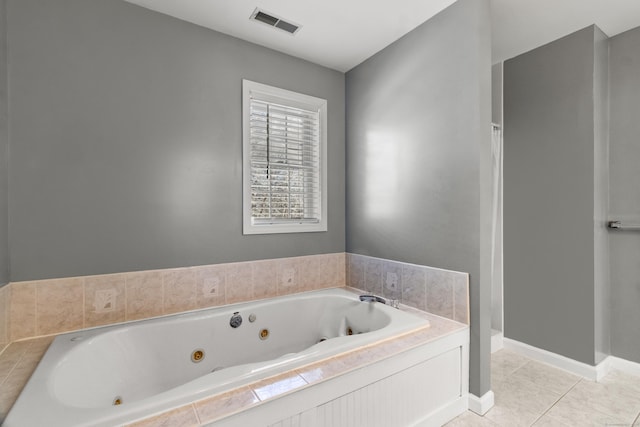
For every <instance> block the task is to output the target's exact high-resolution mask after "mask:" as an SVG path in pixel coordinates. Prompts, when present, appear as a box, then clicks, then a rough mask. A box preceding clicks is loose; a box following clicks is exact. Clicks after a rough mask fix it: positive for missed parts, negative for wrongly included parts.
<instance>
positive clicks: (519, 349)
mask: <svg viewBox="0 0 640 427" xmlns="http://www.w3.org/2000/svg"><path fill="white" fill-rule="evenodd" d="M503 343H504V348H505V349H507V350H510V351H513V352H514V353H518V354H521V355H523V356H526V357H528V358H530V359H533V360H537V361H538V362H542V363H546V364H548V365H551V366H554V367H556V368H560V369H563V370H565V371H568V372H571V373H572V374H575V375H579V376H581V377H583V378H586V379H588V380H591V381H600V380H601V379H602V378H604V377H605V376H606V375H607V374H608V373H609V372H611V371H612V370H614V369H615V370H618V371H622V372H625V373H627V374H631V375H637V376H640V363H636V362H631V361H629V360H625V359H621V358H619V357H615V356H607V357H606V358H605V359H604V360H603V361H602V362H600V363H598V364H597V365H596V366H592V365H588V364H586V363H583V362H578V361H577V360H573V359H570V358H568V357H565V356H562V355H560V354H556V353H552V352H550V351H547V350H543V349H541V348H537V347H533V346H531V345H529V344H525V343H522V342H519V341H515V340H512V339H509V338H504V339H503Z"/></svg>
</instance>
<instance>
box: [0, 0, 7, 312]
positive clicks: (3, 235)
mask: <svg viewBox="0 0 640 427" xmlns="http://www.w3.org/2000/svg"><path fill="white" fill-rule="evenodd" d="M7 89H8V83H7V9H6V1H5V0H0V286H2V285H5V284H7V283H9V205H8V203H9V182H8V180H9V160H8V157H9V127H8V91H7ZM3 308H4V307H2V308H0V310H1V309H3ZM1 315H2V313H1V312H0V316H1Z"/></svg>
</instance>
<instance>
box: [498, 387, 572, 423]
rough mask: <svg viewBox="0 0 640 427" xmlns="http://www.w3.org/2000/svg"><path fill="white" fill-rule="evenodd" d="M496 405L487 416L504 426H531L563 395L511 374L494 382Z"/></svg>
mask: <svg viewBox="0 0 640 427" xmlns="http://www.w3.org/2000/svg"><path fill="white" fill-rule="evenodd" d="M493 392H494V394H495V406H494V407H493V408H492V409H491V410H490V411H489V412H487V414H486V415H485V417H486V418H489V419H490V420H491V421H494V422H495V423H497V424H499V425H504V426H514V427H515V426H530V425H532V424H533V423H534V422H535V421H536V420H537V419H538V418H540V417H541V416H542V415H543V414H544V413H545V412H546V411H547V410H548V409H549V408H551V406H552V405H553V404H554V403H556V402H557V401H558V400H559V399H560V398H561V397H562V396H561V395H560V394H558V393H554V392H552V391H549V390H547V389H545V388H543V387H540V386H538V385H536V384H534V383H532V382H531V381H528V380H526V379H522V378H516V377H515V376H513V375H511V376H509V377H507V378H504V379H501V380H496V381H494V384H493Z"/></svg>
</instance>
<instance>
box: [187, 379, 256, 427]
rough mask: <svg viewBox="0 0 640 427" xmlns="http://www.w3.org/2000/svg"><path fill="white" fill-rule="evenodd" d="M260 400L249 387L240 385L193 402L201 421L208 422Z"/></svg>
mask: <svg viewBox="0 0 640 427" xmlns="http://www.w3.org/2000/svg"><path fill="white" fill-rule="evenodd" d="M258 402H260V399H258V397H257V396H256V395H255V393H254V392H253V391H251V389H250V388H249V387H241V388H238V389H235V390H231V391H229V392H227V393H223V394H220V395H217V396H213V397H211V398H209V399H205V400H201V401H199V402H196V403H195V405H194V406H195V408H196V412H197V413H198V417H199V418H200V422H201V423H209V422H212V421H215V420H217V419H220V418H223V417H226V416H229V415H231V414H234V413H236V412H240V411H242V410H244V409H247V408H248V407H249V406H252V405H255V404H256V403H258Z"/></svg>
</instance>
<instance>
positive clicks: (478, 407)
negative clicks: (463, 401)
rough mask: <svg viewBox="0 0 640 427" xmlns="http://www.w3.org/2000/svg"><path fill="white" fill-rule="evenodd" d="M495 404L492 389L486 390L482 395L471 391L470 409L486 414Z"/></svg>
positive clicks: (479, 413)
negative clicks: (479, 395)
mask: <svg viewBox="0 0 640 427" xmlns="http://www.w3.org/2000/svg"><path fill="white" fill-rule="evenodd" d="M493 404H494V395H493V391H491V390H489V391H488V392H486V393H485V394H484V395H483V396H482V397H478V396H476V395H475V394H471V393H469V410H470V411H473V412H475V413H476V414H478V415H484V414H486V413H487V412H488V411H489V409H491V408H493Z"/></svg>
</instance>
